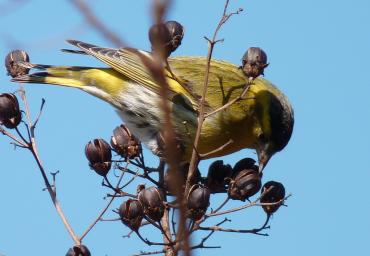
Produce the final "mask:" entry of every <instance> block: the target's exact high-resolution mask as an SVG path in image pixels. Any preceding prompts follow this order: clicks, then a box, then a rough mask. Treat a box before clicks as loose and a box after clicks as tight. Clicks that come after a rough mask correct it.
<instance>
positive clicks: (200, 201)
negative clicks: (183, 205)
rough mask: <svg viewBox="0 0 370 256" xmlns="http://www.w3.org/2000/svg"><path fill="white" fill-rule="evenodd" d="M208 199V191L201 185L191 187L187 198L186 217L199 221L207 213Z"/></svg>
mask: <svg viewBox="0 0 370 256" xmlns="http://www.w3.org/2000/svg"><path fill="white" fill-rule="evenodd" d="M209 198H210V191H209V189H208V188H207V187H205V186H204V185H202V184H195V185H193V186H192V187H191V189H190V191H189V194H188V198H187V206H188V211H187V215H188V217H189V218H190V219H192V220H194V221H197V220H200V219H201V218H202V217H203V215H204V214H205V213H206V211H207V208H208V206H209Z"/></svg>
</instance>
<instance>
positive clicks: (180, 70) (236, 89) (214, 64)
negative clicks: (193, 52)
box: [168, 57, 247, 109]
mask: <svg viewBox="0 0 370 256" xmlns="http://www.w3.org/2000/svg"><path fill="white" fill-rule="evenodd" d="M168 62H169V66H170V67H171V70H172V72H173V73H174V74H175V75H176V76H177V77H178V78H179V79H181V80H182V81H185V84H186V86H187V88H188V90H189V91H191V92H192V93H193V94H194V95H197V96H198V95H202V91H203V84H204V79H205V73H206V72H205V71H206V66H207V59H206V58H205V57H175V58H169V59H168ZM208 80H209V82H208V91H207V95H206V104H207V105H208V106H209V107H210V108H211V109H216V108H219V107H221V106H222V105H223V104H226V103H227V102H228V101H230V100H232V99H233V98H235V97H238V96H239V95H240V93H241V91H242V90H243V88H244V86H245V84H246V82H247V79H246V77H245V76H244V74H243V72H242V70H241V69H240V68H239V67H238V66H236V65H234V64H231V63H229V62H226V61H219V60H212V61H211V66H210V70H209V77H208Z"/></svg>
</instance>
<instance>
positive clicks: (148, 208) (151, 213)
mask: <svg viewBox="0 0 370 256" xmlns="http://www.w3.org/2000/svg"><path fill="white" fill-rule="evenodd" d="M138 199H139V201H140V203H141V205H142V206H143V208H144V213H145V215H147V216H148V217H149V218H151V219H152V220H154V221H160V220H161V218H162V217H163V214H164V204H163V196H162V194H161V192H160V191H159V189H158V188H156V187H149V188H146V189H143V190H141V191H140V193H139V195H138Z"/></svg>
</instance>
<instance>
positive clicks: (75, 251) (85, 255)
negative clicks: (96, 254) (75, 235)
mask: <svg viewBox="0 0 370 256" xmlns="http://www.w3.org/2000/svg"><path fill="white" fill-rule="evenodd" d="M66 256H91V253H90V251H89V249H88V248H87V247H86V246H85V245H83V244H81V245H75V246H73V247H72V248H69V250H68V252H67V254H66Z"/></svg>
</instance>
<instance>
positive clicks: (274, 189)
mask: <svg viewBox="0 0 370 256" xmlns="http://www.w3.org/2000/svg"><path fill="white" fill-rule="evenodd" d="M267 190H269V191H268V192H266V193H265V191H267ZM264 193H265V194H264ZM261 194H264V195H263V196H262V197H261V199H260V202H261V203H276V202H279V201H280V200H282V199H284V198H285V188H284V185H283V184H281V183H280V182H277V181H269V182H266V183H265V184H264V185H263V187H262V190H261ZM281 205H282V202H280V203H278V204H274V205H263V206H262V208H263V210H264V211H265V212H266V213H267V214H273V213H274V212H276V211H277V210H278V209H279V207H280V206H281Z"/></svg>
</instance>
